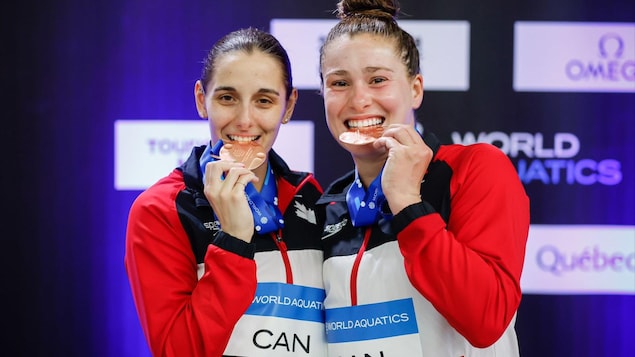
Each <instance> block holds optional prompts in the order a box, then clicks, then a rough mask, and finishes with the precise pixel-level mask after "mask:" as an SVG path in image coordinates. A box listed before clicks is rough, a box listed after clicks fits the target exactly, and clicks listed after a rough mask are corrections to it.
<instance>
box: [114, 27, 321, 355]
mask: <svg viewBox="0 0 635 357" xmlns="http://www.w3.org/2000/svg"><path fill="white" fill-rule="evenodd" d="M297 96H298V93H297V90H296V89H294V88H293V85H292V78H291V68H290V64H289V59H288V57H287V53H286V51H285V50H284V48H282V46H281V45H280V43H279V42H278V41H277V40H276V39H275V38H274V37H273V36H271V35H270V34H268V33H265V32H262V31H259V30H256V29H244V30H239V31H235V32H232V33H230V34H228V35H226V36H225V37H223V38H222V39H220V40H219V41H218V42H217V43H216V44H214V46H213V47H212V49H211V50H210V52H209V54H208V56H207V58H206V60H205V62H204V68H203V71H202V76H201V79H200V80H198V81H197V82H196V84H195V86H194V97H195V101H196V108H197V110H198V113H199V115H200V116H201V117H202V118H205V119H207V120H208V121H209V127H210V132H211V141H210V144H209V145H206V146H201V147H195V148H193V150H192V153H191V155H190V157H189V159H187V161H186V162H185V163H184V164H183V165H182V166H180V167H178V168H176V169H175V170H174V171H173V172H172V173H170V174H169V175H168V176H167V177H165V178H163V179H161V180H159V181H158V182H157V183H156V184H154V185H153V186H152V187H150V188H149V189H148V190H146V191H145V192H143V193H142V194H141V195H139V197H138V198H137V199H136V200H135V202H134V204H133V205H132V208H131V210H130V216H129V221H128V230H127V236H126V257H125V264H126V269H127V272H128V276H129V279H130V284H131V287H132V292H133V297H134V301H135V304H136V307H137V312H138V315H139V319H140V321H141V325H142V327H143V330H144V332H145V335H146V338H147V340H148V345H149V347H150V350H151V351H152V353H153V355H155V356H178V357H181V356H188V357H194V356H206V357H209V356H221V355H229V356H289V355H300V354H301V355H303V356H320V357H321V356H325V355H326V345H325V332H324V321H323V320H324V310H323V306H322V304H323V300H324V288H323V282H322V261H323V254H322V250H321V246H320V237H321V232H322V226H323V224H322V222H323V218H322V217H321V216H320V215H319V214H316V210H315V202H316V200H317V199H318V198H319V197H320V195H321V193H322V189H321V188H320V186H319V184H318V183H317V181H316V180H315V178H314V176H313V175H312V174H311V173H307V172H298V171H292V170H290V169H289V167H288V166H287V164H286V163H285V162H284V160H283V159H282V158H281V157H280V156H278V155H277V154H276V153H275V152H274V151H273V149H272V146H273V144H274V142H275V140H276V136H277V135H278V131H279V130H280V128H281V125H282V124H285V123H287V122H288V121H289V120H290V119H291V115H292V113H293V109H294V106H295V103H296V101H297Z"/></svg>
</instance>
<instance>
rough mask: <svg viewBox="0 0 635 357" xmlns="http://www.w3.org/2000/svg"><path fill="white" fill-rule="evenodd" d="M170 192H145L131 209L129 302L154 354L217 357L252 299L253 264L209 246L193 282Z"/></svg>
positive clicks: (186, 245) (191, 259)
mask: <svg viewBox="0 0 635 357" xmlns="http://www.w3.org/2000/svg"><path fill="white" fill-rule="evenodd" d="M174 191H175V192H172V193H169V192H158V193H157V192H154V193H152V192H151V191H150V192H149V191H146V192H144V193H142V194H141V195H140V196H139V197H138V198H137V200H136V201H135V203H134V204H133V206H132V208H131V210H130V215H129V221H128V228H127V233H126V255H125V266H126V270H127V273H128V277H129V280H130V286H131V288H132V294H133V297H134V301H135V305H136V307H137V312H138V315H139V319H140V321H141V325H142V328H143V331H144V333H145V336H146V339H147V341H148V345H149V347H150V350H151V351H152V354H153V355H154V356H166V357H169V356H179V357H181V356H192V357H194V356H206V357H208V356H221V355H222V353H223V351H224V349H225V346H226V344H227V341H228V340H229V337H230V335H231V332H232V330H233V327H234V325H235V323H236V322H237V321H238V319H239V318H240V317H241V316H242V315H243V313H244V312H245V311H246V310H247V308H248V307H249V305H250V303H251V302H252V300H253V296H254V294H255V291H256V266H255V262H254V260H253V259H249V258H246V257H242V256H240V255H238V254H235V253H232V252H229V251H226V250H223V249H221V248H219V247H217V246H215V245H213V244H210V245H209V247H208V251H207V253H206V256H205V274H204V275H203V276H202V278H201V279H200V280H198V279H197V264H196V260H195V258H194V253H193V252H192V247H191V244H190V241H189V239H188V237H187V235H186V233H185V231H184V229H183V227H182V225H181V222H180V221H179V217H178V213H177V211H176V207H175V206H176V205H175V203H174V196H175V195H176V194H177V192H176V191H178V190H174ZM170 195H171V196H172V197H169V196H170ZM210 234H211V233H210Z"/></svg>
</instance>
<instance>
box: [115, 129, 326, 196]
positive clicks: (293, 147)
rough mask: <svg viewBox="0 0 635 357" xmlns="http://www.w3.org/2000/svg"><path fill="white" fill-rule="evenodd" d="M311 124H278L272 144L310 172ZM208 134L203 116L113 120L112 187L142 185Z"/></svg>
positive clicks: (141, 187) (171, 166)
mask: <svg viewBox="0 0 635 357" xmlns="http://www.w3.org/2000/svg"><path fill="white" fill-rule="evenodd" d="M313 126H314V124H313V122H312V121H303V120H292V121H291V122H289V123H287V124H284V125H283V126H282V127H281V128H280V131H279V133H278V138H277V140H276V143H275V144H274V146H273V148H274V150H276V152H277V153H278V154H280V155H281V156H282V157H283V158H284V159H285V161H286V162H287V164H288V165H289V167H291V168H292V169H294V170H299V171H309V172H313V156H314V155H313V150H314V149H313V142H314V128H313ZM209 136H210V134H209V126H208V123H207V121H205V120H117V121H115V178H114V181H115V182H114V185H115V189H117V190H144V189H146V188H147V187H149V186H150V185H152V184H153V183H155V182H156V181H157V180H158V179H160V178H162V177H163V176H165V175H167V174H169V173H170V172H171V171H172V170H173V169H174V168H175V167H177V166H179V165H181V164H182V163H183V162H184V161H185V160H186V159H187V157H188V156H189V154H190V152H191V151H192V147H193V146H196V145H204V144H207V143H208V142H209Z"/></svg>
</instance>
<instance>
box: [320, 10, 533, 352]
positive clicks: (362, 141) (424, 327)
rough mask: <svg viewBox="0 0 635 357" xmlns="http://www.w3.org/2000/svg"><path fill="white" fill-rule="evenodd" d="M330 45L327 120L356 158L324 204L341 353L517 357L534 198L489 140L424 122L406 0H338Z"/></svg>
mask: <svg viewBox="0 0 635 357" xmlns="http://www.w3.org/2000/svg"><path fill="white" fill-rule="evenodd" d="M338 10H339V11H338V17H339V18H340V21H339V22H338V23H337V25H335V26H334V27H333V28H332V29H331V30H330V32H329V34H328V35H327V37H326V39H325V41H324V43H323V46H322V48H321V51H320V69H321V79H322V95H323V98H324V108H325V113H326V122H327V125H328V127H329V130H330V132H331V134H332V135H333V137H334V138H335V139H336V140H337V141H338V142H339V144H340V145H341V146H342V147H343V148H344V149H346V150H347V151H348V152H349V153H350V154H351V156H352V158H353V161H354V163H355V168H354V170H352V171H351V172H350V173H349V174H348V175H345V176H344V177H342V178H340V179H338V180H336V181H335V182H333V183H332V184H331V185H330V186H329V188H327V189H326V191H325V193H324V195H323V197H322V198H321V199H320V201H319V203H320V204H324V208H325V211H326V225H325V229H324V233H323V242H324V245H325V262H324V282H325V287H326V299H325V301H324V306H325V309H326V310H325V313H326V330H327V342H328V350H329V355H332V356H386V357H388V356H408V357H420V356H435V357H445V356H447V357H459V356H492V357H494V356H506V357H514V356H518V354H519V349H518V341H517V338H516V333H515V331H514V321H515V318H516V311H517V309H518V306H519V303H520V298H521V291H520V276H521V270H522V267H523V261H524V253H525V243H526V240H527V234H528V229H529V200H528V198H527V195H526V194H525V191H524V188H523V186H522V184H521V182H520V179H519V177H518V174H517V173H516V171H515V169H514V167H513V165H512V164H511V162H510V160H509V159H508V158H507V157H506V156H505V154H504V153H503V152H502V151H501V150H499V149H498V148H496V147H494V146H492V145H489V144H475V145H469V146H462V145H441V144H440V142H439V141H438V140H437V138H436V137H435V136H434V135H433V134H432V133H430V132H427V131H425V130H419V131H418V130H416V129H415V127H416V126H415V123H416V120H415V109H417V108H419V106H420V105H421V103H422V101H423V83H424V81H423V76H422V75H421V74H420V72H419V53H418V50H417V47H416V44H415V41H414V39H413V38H412V37H411V36H410V35H409V34H408V33H407V32H405V31H403V30H402V29H401V28H400V27H399V25H398V24H397V21H396V20H395V16H396V15H397V13H398V11H399V7H398V3H397V1H390V0H383V1H382V0H380V1H370V0H342V1H340V2H339V4H338Z"/></svg>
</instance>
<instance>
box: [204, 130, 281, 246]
mask: <svg viewBox="0 0 635 357" xmlns="http://www.w3.org/2000/svg"><path fill="white" fill-rule="evenodd" d="M221 147H223V141H222V140H219V141H218V142H217V143H216V144H215V145H214V146H213V147H211V146H210V145H208V146H207V147H206V148H205V151H203V154H202V155H201V158H200V160H199V163H200V166H201V172H202V179H203V182H205V166H206V165H207V163H208V162H212V161H216V159H215V158H213V157H212V154H213V155H215V156H218V153H219V151H220V148H221ZM223 178H224V176H223ZM245 196H247V203H249V208H251V213H252V215H253V217H254V227H255V230H256V232H257V233H259V234H265V233H270V232H275V231H278V230H279V229H282V228H283V227H284V219H283V218H282V213H280V209H279V208H278V187H277V186H276V180H275V179H274V174H273V170H272V169H271V166H270V165H269V163H268V162H267V175H266V176H265V181H264V183H263V185H262V190H261V191H260V192H258V190H256V187H255V186H254V185H253V184H252V183H251V182H250V183H248V184H247V186H245Z"/></svg>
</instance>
